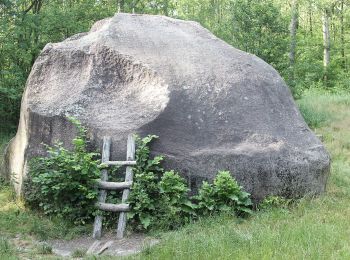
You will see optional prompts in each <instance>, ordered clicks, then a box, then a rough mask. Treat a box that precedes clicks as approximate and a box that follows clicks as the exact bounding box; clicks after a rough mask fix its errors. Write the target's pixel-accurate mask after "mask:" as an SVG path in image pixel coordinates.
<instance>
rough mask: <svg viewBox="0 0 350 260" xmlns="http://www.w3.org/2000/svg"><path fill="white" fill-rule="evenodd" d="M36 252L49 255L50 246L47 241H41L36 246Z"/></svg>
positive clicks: (50, 252) (50, 251)
mask: <svg viewBox="0 0 350 260" xmlns="http://www.w3.org/2000/svg"><path fill="white" fill-rule="evenodd" d="M37 252H38V254H41V255H50V254H52V246H50V245H49V244H47V243H42V244H40V245H38V246H37Z"/></svg>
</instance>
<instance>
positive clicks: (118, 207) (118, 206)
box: [96, 202, 129, 212]
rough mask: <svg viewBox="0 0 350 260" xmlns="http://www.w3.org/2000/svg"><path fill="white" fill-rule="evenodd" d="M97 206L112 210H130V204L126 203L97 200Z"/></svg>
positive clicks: (101, 208)
mask: <svg viewBox="0 0 350 260" xmlns="http://www.w3.org/2000/svg"><path fill="white" fill-rule="evenodd" d="M96 207H97V208H98V209H100V210H105V211H111V212H123V211H129V204H126V203H121V204H112V203H104V202H97V203H96Z"/></svg>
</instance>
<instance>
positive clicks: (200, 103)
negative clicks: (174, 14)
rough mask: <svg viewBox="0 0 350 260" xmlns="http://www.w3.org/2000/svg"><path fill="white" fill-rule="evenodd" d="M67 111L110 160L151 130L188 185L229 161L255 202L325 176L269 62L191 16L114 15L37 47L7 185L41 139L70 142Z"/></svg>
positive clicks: (323, 163)
mask: <svg viewBox="0 0 350 260" xmlns="http://www.w3.org/2000/svg"><path fill="white" fill-rule="evenodd" d="M67 114H69V115H72V116H75V117H77V118H78V119H80V120H81V121H82V122H83V124H85V125H86V126H87V127H88V129H89V131H90V134H91V138H92V143H93V144H94V145H95V147H100V146H101V140H102V138H103V136H104V135H109V136H111V137H112V139H113V148H112V159H119V160H122V159H124V157H125V154H126V140H127V135H128V134H129V133H131V132H135V133H138V134H140V135H147V134H156V135H158V136H159V137H160V138H159V140H158V141H157V142H156V143H155V144H154V146H153V150H154V151H155V153H160V154H163V155H165V156H166V158H167V165H166V166H168V167H171V168H175V169H177V170H179V171H180V172H181V173H182V174H184V175H185V176H186V177H187V178H188V181H189V184H190V185H191V187H196V186H198V185H199V184H200V183H201V181H202V180H203V179H212V178H213V177H214V176H215V174H216V172H217V171H218V170H230V171H231V172H232V173H233V175H234V176H235V177H236V179H237V180H238V182H239V183H240V184H241V185H243V187H244V188H245V189H246V190H247V191H249V192H250V193H252V195H253V198H255V199H261V198H263V197H264V196H266V195H268V194H276V195H283V196H287V197H298V196H302V195H304V194H308V193H313V194H317V193H321V192H323V191H324V190H325V185H326V182H327V177H328V175H329V166H330V157H329V155H328V153H327V151H326V150H325V148H324V146H323V145H322V143H321V142H320V141H319V139H318V138H317V137H316V136H315V135H314V134H313V133H312V131H310V129H309V128H308V126H307V125H306V123H305V122H304V120H303V118H302V117H301V115H300V113H299V111H298V109H297V107H296V105H295V103H294V101H293V99H292V96H291V93H290V91H289V89H288V87H287V86H286V84H285V83H284V81H283V80H282V78H281V77H280V76H279V74H278V73H277V72H276V70H274V69H273V68H272V67H271V66H270V65H268V64H267V63H265V62H264V61H263V60H261V59H259V58H257V57H256V56H254V55H251V54H247V53H245V52H243V51H240V50H237V49H235V48H233V47H231V46H230V45H228V44H226V43H225V42H223V41H222V40H220V39H218V38H216V37H215V36H214V35H212V34H211V33H210V32H209V31H208V30H206V29H204V28H203V27H201V26H200V25H199V24H198V23H196V22H190V21H181V20H176V19H171V18H167V17H163V16H150V15H131V14H122V13H120V14H116V15H115V16H114V17H113V18H109V19H104V20H102V21H99V22H97V23H96V24H95V25H94V26H93V27H92V29H91V30H90V32H88V33H82V34H78V35H75V36H73V37H71V38H69V39H67V40H65V41H63V42H60V43H53V44H52V43H50V44H47V45H46V47H45V48H44V50H43V51H42V52H41V54H40V56H39V57H38V59H37V60H36V62H35V64H34V66H33V68H32V71H31V74H30V76H29V79H28V81H27V86H26V90H25V93H24V96H23V100H22V107H21V119H20V124H19V128H18V132H17V135H16V137H15V138H14V139H13V140H12V142H11V144H10V146H9V147H8V150H7V155H6V169H7V172H8V173H13V174H14V177H15V179H16V181H17V184H16V188H17V191H18V192H20V190H21V186H22V180H23V177H24V176H25V174H26V171H27V167H28V158H31V157H33V156H35V155H39V154H43V152H44V150H43V146H42V145H41V143H42V142H44V143H47V144H52V143H53V142H54V141H55V140H62V141H63V142H64V144H66V145H69V143H70V140H71V139H72V138H73V136H74V134H75V130H74V128H73V126H72V125H71V124H70V123H68V122H67V120H66V119H65V115H67Z"/></svg>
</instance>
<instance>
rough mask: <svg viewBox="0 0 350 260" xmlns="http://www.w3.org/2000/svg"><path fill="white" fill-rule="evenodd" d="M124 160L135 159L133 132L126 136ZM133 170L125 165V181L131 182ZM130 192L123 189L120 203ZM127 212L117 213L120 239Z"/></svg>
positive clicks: (124, 200)
mask: <svg viewBox="0 0 350 260" xmlns="http://www.w3.org/2000/svg"><path fill="white" fill-rule="evenodd" d="M126 160H127V161H129V160H135V137H134V135H133V134H130V135H129V136H128V142H127V153H126ZM133 177H134V176H133V172H132V167H130V166H128V167H126V173H125V181H126V182H130V181H131V182H132V181H133ZM129 194H130V189H125V190H124V191H123V197H122V203H125V202H126V201H127V200H128V198H129ZM126 214H127V213H125V212H121V213H120V215H119V221H118V228H117V239H122V238H123V237H124V232H125V227H126V217H127V215H126Z"/></svg>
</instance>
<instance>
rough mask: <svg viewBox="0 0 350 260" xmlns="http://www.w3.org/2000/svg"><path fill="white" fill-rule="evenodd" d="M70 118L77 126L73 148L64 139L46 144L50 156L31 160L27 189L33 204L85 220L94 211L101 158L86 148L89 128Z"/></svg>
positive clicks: (64, 215) (35, 206)
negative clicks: (65, 143)
mask: <svg viewBox="0 0 350 260" xmlns="http://www.w3.org/2000/svg"><path fill="white" fill-rule="evenodd" d="M70 120H71V122H72V123H73V124H74V125H75V126H76V127H77V129H78V135H77V137H76V138H74V139H73V142H72V143H73V146H74V149H73V150H72V151H69V150H66V149H65V148H64V147H63V146H62V143H56V144H55V145H54V146H53V147H50V146H46V148H47V152H48V156H47V157H39V158H35V159H33V160H32V161H31V163H30V169H29V173H28V179H27V181H26V183H25V191H24V192H25V199H26V203H27V205H29V206H30V207H31V208H39V209H41V210H42V211H43V212H44V214H46V215H54V216H60V217H64V218H66V219H67V220H70V221H73V222H74V223H82V224H83V223H85V222H86V221H87V220H90V219H91V218H92V216H93V212H94V211H95V208H94V204H95V200H96V198H97V194H98V193H97V190H96V185H95V182H96V179H97V178H99V176H100V169H99V165H100V160H98V159H96V157H97V156H98V153H91V152H88V151H87V148H86V146H87V138H86V129H85V128H84V127H83V126H82V125H81V124H80V123H79V122H78V121H77V120H74V119H72V118H71V119H70Z"/></svg>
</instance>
